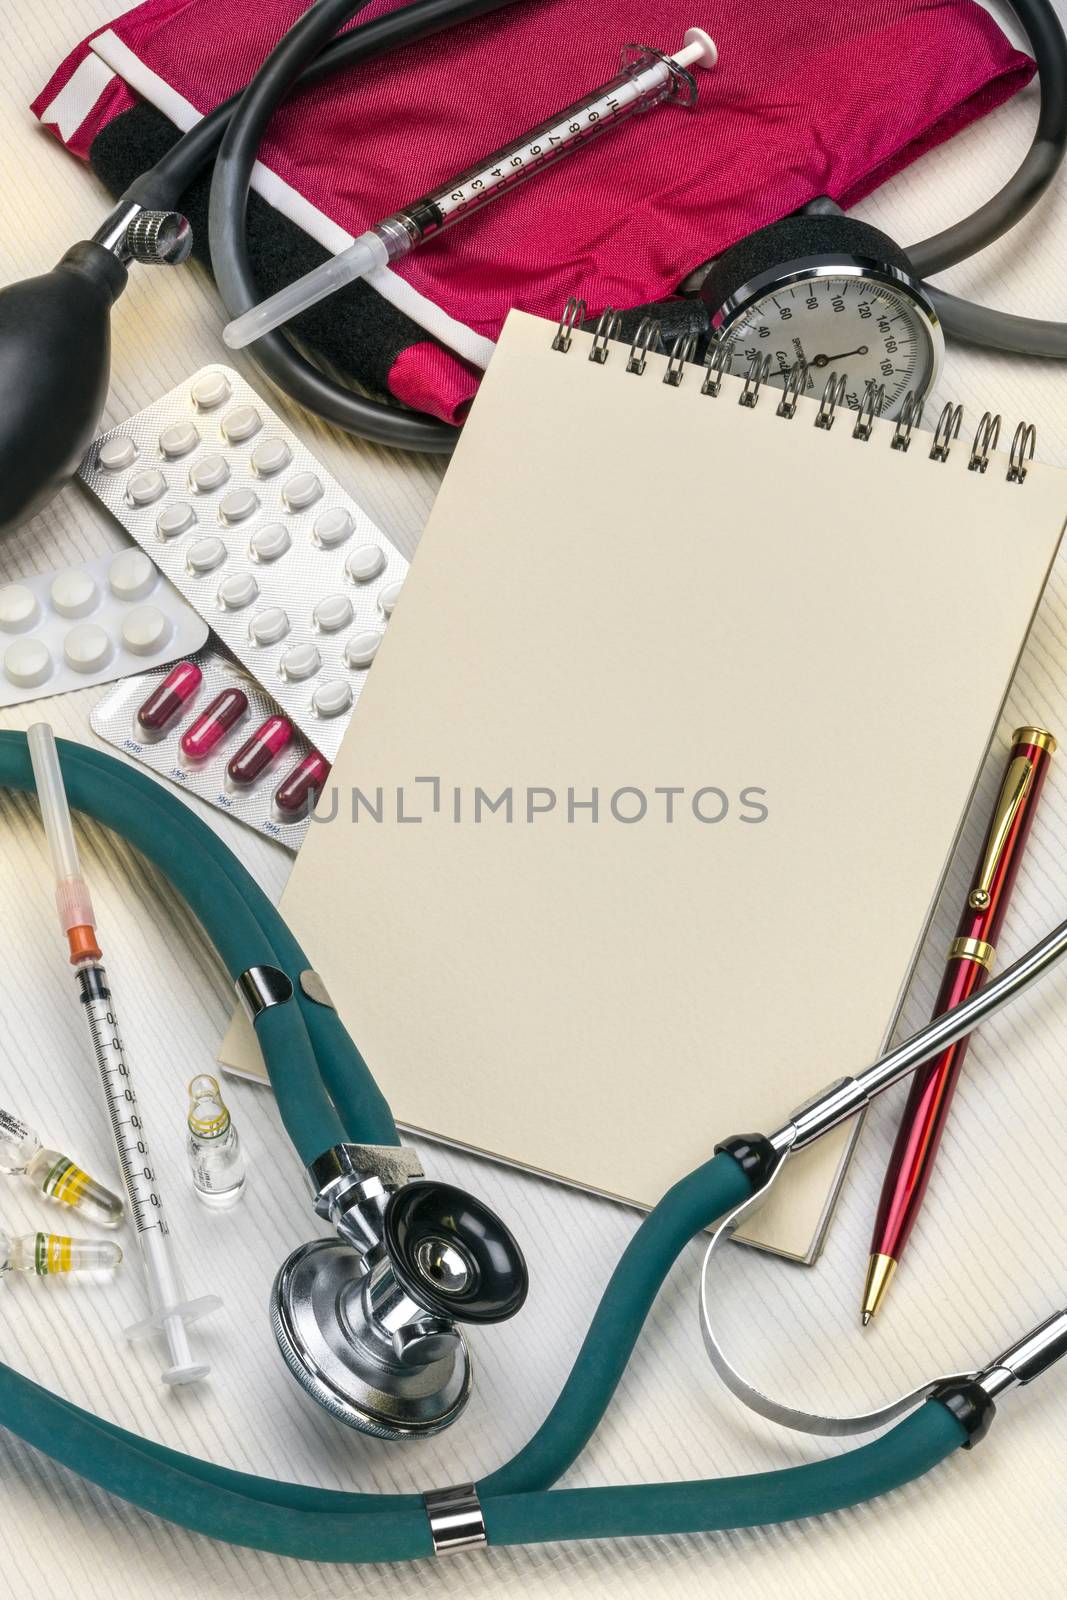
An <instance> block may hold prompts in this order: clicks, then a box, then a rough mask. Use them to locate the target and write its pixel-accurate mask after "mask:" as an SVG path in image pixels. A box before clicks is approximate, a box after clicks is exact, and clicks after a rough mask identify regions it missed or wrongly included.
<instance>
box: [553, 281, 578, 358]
mask: <svg viewBox="0 0 1067 1600" xmlns="http://www.w3.org/2000/svg"><path fill="white" fill-rule="evenodd" d="M585 312H586V305H585V301H584V300H580V299H579V298H578V296H577V295H574V294H572V295H571V297H570V299H569V300H568V301H567V304H566V305H565V306H564V308H563V315H562V316H561V317H560V319H559V327H558V328H557V329H556V337H555V338H554V339H553V341H552V348H553V350H561V351H562V352H563V354H564V355H566V354H567V351H568V350H569V349H570V347H571V335H572V334H573V332H574V330H575V328H576V327H577V326H578V324H579V323H580V322H584V321H585Z"/></svg>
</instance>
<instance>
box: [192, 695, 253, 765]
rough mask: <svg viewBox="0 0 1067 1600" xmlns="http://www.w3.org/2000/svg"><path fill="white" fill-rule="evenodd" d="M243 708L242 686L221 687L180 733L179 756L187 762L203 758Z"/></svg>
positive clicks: (244, 704) (222, 737) (245, 704)
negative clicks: (190, 724)
mask: <svg viewBox="0 0 1067 1600" xmlns="http://www.w3.org/2000/svg"><path fill="white" fill-rule="evenodd" d="M247 710H248V696H247V695H246V694H245V693H244V691H243V690H242V689H223V691H222V693H221V694H217V695H216V696H215V698H214V700H212V702H211V704H210V705H209V706H207V707H205V709H204V710H203V711H202V712H201V713H200V715H199V716H198V717H197V719H196V721H195V722H194V723H193V725H192V727H191V728H188V729H187V730H186V731H185V733H183V734H182V738H181V752H182V755H183V756H185V757H186V759H187V760H188V761H204V760H206V758H207V757H208V756H209V755H210V754H211V752H212V751H213V750H214V749H215V747H216V745H218V744H220V743H221V742H222V740H223V739H224V738H225V737H226V735H227V734H228V733H229V731H230V729H231V728H232V727H233V726H234V724H235V723H237V722H240V720H241V718H242V717H243V716H244V714H245V712H246V711H247Z"/></svg>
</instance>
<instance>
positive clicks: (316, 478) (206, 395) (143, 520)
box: [79, 366, 408, 760]
mask: <svg viewBox="0 0 1067 1600" xmlns="http://www.w3.org/2000/svg"><path fill="white" fill-rule="evenodd" d="M79 476H80V477H81V479H82V482H83V483H85V484H86V485H87V487H88V488H90V489H91V490H92V491H93V493H94V494H95V495H96V496H97V497H98V499H100V500H101V501H102V502H103V504H104V505H105V506H106V507H107V509H108V510H109V511H110V512H111V513H112V515H113V516H115V517H117V518H118V520H119V522H121V524H122V526H123V527H124V528H125V529H126V530H127V532H128V533H129V534H130V535H131V536H132V537H133V538H134V539H136V541H137V543H138V544H139V545H140V546H141V548H142V549H143V550H144V551H146V552H147V554H148V555H149V556H151V558H152V560H153V561H154V562H155V563H156V565H157V566H158V567H159V568H160V569H161V571H163V572H164V573H165V574H166V576H167V577H168V578H169V579H170V581H171V583H172V584H173V585H174V587H175V588H176V589H177V590H178V592H179V593H180V594H181V595H183V596H184V597H185V599H186V600H187V601H188V602H189V604H190V605H191V606H192V607H193V609H194V610H195V611H197V612H199V614H200V616H201V617H203V619H204V621H205V622H206V623H207V624H208V626H209V627H210V629H211V630H212V632H213V633H214V634H215V635H216V636H217V637H218V638H219V639H220V640H221V641H222V644H223V646H224V647H225V649H226V650H228V651H229V652H230V653H231V654H232V655H234V656H236V658H237V660H238V661H240V663H241V665H242V666H244V667H245V668H247V670H248V671H249V672H250V673H251V674H252V676H253V677H254V678H255V679H256V680H257V681H258V682H259V683H260V684H261V685H262V686H263V688H265V689H266V691H267V693H268V694H269V695H270V696H271V697H272V698H273V699H274V700H276V701H277V702H278V705H279V706H280V707H281V710H282V712H283V714H284V715H285V716H287V717H289V718H290V719H291V720H292V721H293V722H295V723H296V725H297V727H299V728H300V729H301V731H302V732H303V733H304V734H305V735H306V736H307V738H308V739H309V740H310V741H311V743H312V744H313V745H314V746H315V748H316V749H317V750H321V751H323V752H324V753H325V754H326V755H327V756H328V757H329V758H330V759H331V760H332V759H333V757H334V756H335V755H336V754H337V750H338V747H339V746H340V743H341V736H342V734H343V733H344V730H345V728H346V726H347V724H348V721H349V718H350V716H351V714H352V710H353V707H354V706H355V703H356V701H357V700H358V699H359V696H360V694H361V692H362V689H363V685H364V683H365V682H366V678H367V672H368V670H369V668H370V665H371V663H372V661H373V660H374V657H375V654H376V653H377V650H378V646H379V645H380V644H381V641H382V637H383V634H384V631H385V629H386V628H387V626H388V623H389V618H390V616H391V615H392V612H393V607H394V606H395V605H396V602H397V599H398V597H399V594H400V588H401V585H402V583H403V581H404V579H405V577H406V576H407V570H408V563H407V562H406V561H405V560H404V557H403V556H402V555H401V554H400V552H399V551H398V550H396V549H395V548H394V546H393V545H392V544H390V542H389V540H388V539H387V538H386V537H385V535H384V534H383V533H382V531H381V529H380V528H378V527H377V526H376V525H375V524H374V523H373V522H372V521H371V519H370V517H368V515H367V513H366V512H365V511H364V510H363V508H362V507H361V506H360V505H359V504H358V503H357V502H356V501H355V500H354V499H353V498H352V496H351V495H349V494H347V493H346V492H345V490H344V489H342V488H341V485H340V484H339V483H337V482H335V480H334V479H333V478H331V477H330V474H329V473H328V472H327V471H326V468H325V467H324V466H323V465H322V463H321V462H320V461H319V460H318V459H317V457H315V456H314V455H312V453H311V451H310V450H309V449H308V448H307V446H306V445H304V444H303V443H302V442H301V440H300V439H298V437H297V436H296V434H295V433H294V432H293V431H292V429H291V428H289V427H287V426H286V424H285V423H284V422H283V421H282V420H281V418H280V417H278V416H276V415H275V413H274V412H273V411H271V410H270V408H269V406H267V405H266V404H265V403H264V401H263V400H261V399H260V397H259V395H258V394H257V393H256V391H255V390H254V389H253V388H252V387H251V386H250V385H249V384H247V383H246V382H245V380H244V379H243V378H242V377H241V375H240V374H239V373H237V372H234V371H233V370H232V369H231V368H229V367H217V366H216V367H204V368H203V369H202V370H201V371H199V372H195V373H193V375H192V377H191V378H187V379H186V381H185V382H184V383H182V384H179V385H178V387H177V388H176V389H172V390H171V392H170V393H169V394H166V395H164V396H163V398H162V399H161V400H157V401H156V402H155V404H154V405H151V406H148V407H147V408H146V409H145V410H144V411H139V412H138V413H137V415H136V416H133V417H130V418H128V419H127V421H125V422H122V423H120V424H119V425H118V427H116V428H112V429H111V430H110V432H108V433H105V434H103V435H102V436H101V437H100V438H99V439H97V440H96V442H95V443H94V444H92V445H90V447H89V449H88V450H87V451H86V454H85V459H84V460H83V461H82V464H81V467H80V468H79Z"/></svg>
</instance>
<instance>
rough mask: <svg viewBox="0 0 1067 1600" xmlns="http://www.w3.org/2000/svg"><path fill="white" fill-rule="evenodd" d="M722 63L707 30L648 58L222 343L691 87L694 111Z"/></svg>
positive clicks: (391, 223)
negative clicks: (706, 80) (707, 77)
mask: <svg viewBox="0 0 1067 1600" xmlns="http://www.w3.org/2000/svg"><path fill="white" fill-rule="evenodd" d="M628 48H632V47H628ZM717 60H718V51H717V50H716V48H715V42H714V40H713V39H711V38H709V36H708V35H707V34H706V33H705V32H704V30H703V29H702V28H690V29H689V30H688V31H687V33H686V35H685V43H684V44H683V45H682V48H681V49H680V50H676V51H675V52H674V54H673V55H669V56H668V55H664V54H662V53H661V52H660V51H658V50H643V51H642V52H641V54H640V56H639V57H638V58H637V59H636V60H633V61H631V62H630V63H629V64H628V65H627V66H626V68H625V69H624V71H623V72H622V73H621V74H620V75H619V76H618V77H617V78H613V79H612V80H611V81H610V82H609V83H606V84H601V86H600V87H599V88H598V89H594V90H593V92H592V93H591V94H588V95H586V97H585V99H584V100H581V101H578V102H577V103H576V104H574V105H572V106H568V107H567V108H566V109H565V110H562V111H558V112H556V114H555V116H553V117H551V118H549V120H548V121H547V122H544V123H541V124H540V125H539V126H538V127H536V128H531V129H529V130H528V131H527V132H526V133H524V134H522V135H521V136H520V137H519V138H518V139H515V140H513V141H512V143H511V144H510V145H509V146H508V147H507V148H506V149H504V150H497V151H495V152H494V153H493V154H492V155H490V156H486V157H484V158H483V159H482V161H481V162H479V163H478V164H477V165H476V166H474V167H472V168H470V169H469V170H468V171H467V172H464V173H460V174H459V175H458V176H456V177H453V178H450V179H449V180H448V182H447V183H444V184H442V185H440V186H439V187H438V188H437V189H436V190H434V191H433V192H432V193H430V194H424V195H423V196H422V197H421V198H420V199H418V200H416V201H414V202H413V203H412V204H411V205H408V206H406V207H405V208H404V209H403V210H402V211H397V212H394V214H393V215H392V216H391V217H386V218H385V219H384V221H382V222H379V223H376V224H375V226H374V227H373V228H368V230H367V231H366V233H361V234H360V235H359V237H358V239H355V240H353V242H352V243H351V244H350V245H349V246H348V247H347V249H345V250H342V251H341V252H340V253H339V254H338V255H336V256H332V257H331V258H330V260H328V261H324V262H323V263H322V265H321V266H318V267H316V268H315V269H314V270H313V271H312V272H307V273H305V274H304V276H303V277H302V278H298V279H297V281H296V282H295V283H290V284H286V286H285V288H284V289H279V290H278V292H277V294H273V295H271V296H270V297H269V298H268V299H266V300H263V301H261V302H260V304H259V305H258V306H253V307H252V308H251V309H250V310H248V311H245V312H244V313H243V314H242V315H241V316H239V317H235V318H234V319H233V321H232V322H230V323H228V324H227V325H226V327H225V328H224V329H223V333H222V337H223V338H224V339H225V341H226V343H227V344H228V345H229V346H230V348H231V350H240V349H242V348H243V347H244V346H245V345H247V344H251V343H252V342H253V340H255V339H261V338H262V337H263V335H264V334H266V333H270V332H271V331H272V329H274V328H278V327H280V326H281V325H282V323H284V322H289V321H291V319H292V318H293V317H295V316H299V314H300V312H302V311H306V310H307V309H308V307H309V306H313V305H316V304H317V303H318V301H320V300H324V299H325V298H326V296H327V295H330V294H333V293H334V292H335V291H336V290H338V289H341V288H343V287H344V285H345V284H346V283H352V282H353V281H354V280H355V279H356V278H365V277H366V276H367V274H368V273H370V272H373V271H375V269H376V268H379V267H385V266H388V264H389V262H390V261H396V260H398V259H399V258H400V257H401V256H404V255H406V254H407V253H408V251H409V250H411V249H412V248H413V247H414V246H415V245H417V244H421V243H422V242H423V240H424V239H427V238H433V237H434V236H435V235H436V234H438V233H440V232H441V231H442V229H444V228H449V227H451V226H452V225H453V224H454V223H456V222H458V221H460V220H461V219H462V218H463V217H466V216H469V215H470V214H471V213H472V212H474V211H476V210H478V209H479V208H480V207H481V206H483V205H485V204H487V203H488V202H489V201H490V200H494V199H496V198H497V197H498V196H499V195H502V194H507V193H508V192H509V191H510V190H511V189H513V188H515V187H516V185H518V184H519V183H522V182H524V181H525V180H526V179H527V178H529V177H532V176H533V174H534V173H535V172H542V171H543V170H544V169H545V167H546V166H549V165H551V164H554V163H555V162H556V161H558V160H559V159H560V157H561V156H565V155H566V154H567V153H568V151H570V150H575V149H577V148H578V147H579V145H582V144H587V143H588V142H589V141H590V139H593V138H598V137H599V136H600V135H601V134H603V133H605V132H607V130H608V129H609V128H612V127H615V126H616V124H617V123H619V122H622V121H624V120H625V119H626V118H628V117H630V116H632V115H633V114H634V113H635V112H638V111H643V110H645V109H646V108H647V107H649V106H653V105H656V104H657V103H658V102H659V101H660V100H663V99H665V98H668V97H673V98H678V97H679V90H680V89H681V87H682V86H683V85H685V86H688V92H689V97H690V98H689V103H690V104H691V103H692V102H693V100H694V99H695V87H694V85H693V79H692V77H691V75H690V73H689V70H688V69H689V68H690V67H694V66H701V67H704V68H705V69H710V68H711V67H713V66H714V65H715V63H716V62H717Z"/></svg>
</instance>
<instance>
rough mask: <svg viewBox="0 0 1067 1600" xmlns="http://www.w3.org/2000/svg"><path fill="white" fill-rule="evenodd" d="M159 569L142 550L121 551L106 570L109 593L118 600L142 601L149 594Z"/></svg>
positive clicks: (154, 584)
mask: <svg viewBox="0 0 1067 1600" xmlns="http://www.w3.org/2000/svg"><path fill="white" fill-rule="evenodd" d="M158 577H159V569H158V568H157V566H156V564H155V562H154V561H150V560H149V559H148V557H147V556H146V555H145V553H144V551H143V550H123V551H121V552H120V554H119V555H117V556H116V557H115V559H114V561H113V562H112V563H111V565H110V566H109V567H108V569H107V581H108V585H109V587H110V589H111V593H112V594H113V595H115V596H116V598H117V599H119V600H143V599H144V597H145V595H146V594H151V593H152V590H153V589H154V588H155V586H156V580H157V579H158Z"/></svg>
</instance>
